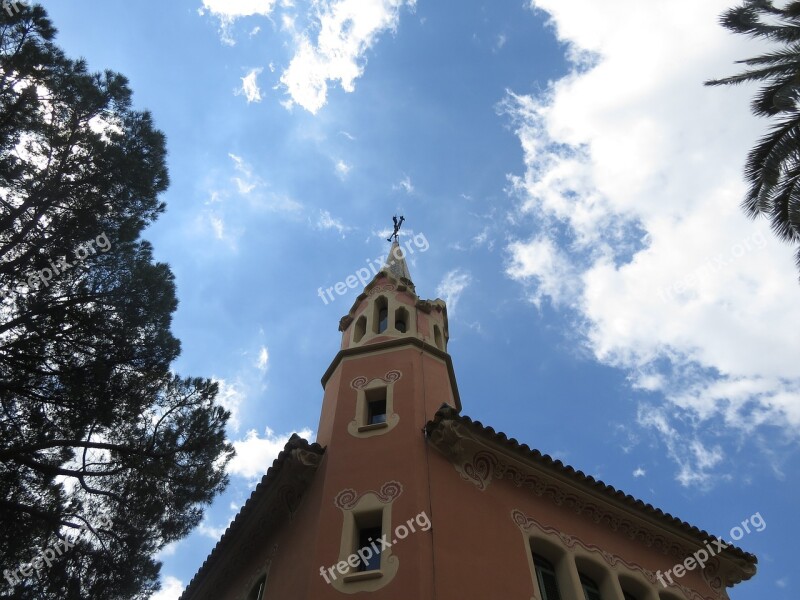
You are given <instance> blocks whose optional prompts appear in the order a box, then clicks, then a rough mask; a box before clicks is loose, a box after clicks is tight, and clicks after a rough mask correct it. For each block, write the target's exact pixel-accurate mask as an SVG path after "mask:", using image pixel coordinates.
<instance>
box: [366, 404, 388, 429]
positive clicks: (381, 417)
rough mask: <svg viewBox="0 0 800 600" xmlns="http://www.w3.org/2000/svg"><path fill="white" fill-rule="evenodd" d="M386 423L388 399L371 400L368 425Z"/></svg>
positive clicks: (368, 410)
mask: <svg viewBox="0 0 800 600" xmlns="http://www.w3.org/2000/svg"><path fill="white" fill-rule="evenodd" d="M375 423H386V399H385V398H382V399H380V400H371V401H370V402H369V404H368V405H367V425H374V424H375Z"/></svg>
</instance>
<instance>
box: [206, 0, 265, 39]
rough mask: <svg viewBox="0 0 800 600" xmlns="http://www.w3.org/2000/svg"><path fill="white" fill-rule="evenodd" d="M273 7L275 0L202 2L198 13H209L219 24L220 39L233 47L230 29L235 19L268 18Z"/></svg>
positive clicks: (214, 0)
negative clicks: (256, 16)
mask: <svg viewBox="0 0 800 600" xmlns="http://www.w3.org/2000/svg"><path fill="white" fill-rule="evenodd" d="M274 7H275V0H203V7H202V8H200V9H199V11H198V12H199V13H200V14H201V15H202V14H205V13H210V14H211V15H212V16H214V17H215V18H217V19H218V20H219V23H220V30H219V31H220V38H221V40H222V42H223V43H225V44H227V45H229V46H233V45H234V44H235V43H236V40H235V38H234V36H233V33H232V27H233V24H234V22H235V21H236V20H237V19H240V18H242V17H250V16H253V15H262V16H269V14H270V13H271V12H272V10H273V8H274Z"/></svg>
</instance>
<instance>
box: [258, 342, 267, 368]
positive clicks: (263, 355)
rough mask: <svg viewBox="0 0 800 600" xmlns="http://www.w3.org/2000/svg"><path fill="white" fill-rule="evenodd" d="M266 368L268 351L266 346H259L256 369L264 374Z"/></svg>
mask: <svg viewBox="0 0 800 600" xmlns="http://www.w3.org/2000/svg"><path fill="white" fill-rule="evenodd" d="M268 367H269V350H268V349H267V347H266V346H261V349H260V350H259V351H258V359H257V360H256V368H257V369H258V370H259V371H261V372H262V373H266V372H267V368H268Z"/></svg>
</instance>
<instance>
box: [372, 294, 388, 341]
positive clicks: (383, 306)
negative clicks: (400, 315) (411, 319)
mask: <svg viewBox="0 0 800 600" xmlns="http://www.w3.org/2000/svg"><path fill="white" fill-rule="evenodd" d="M388 326H389V301H388V300H387V299H386V298H385V297H384V296H379V297H378V298H376V300H375V314H374V318H373V328H372V331H373V333H383V332H384V331H386V328H387V327H388Z"/></svg>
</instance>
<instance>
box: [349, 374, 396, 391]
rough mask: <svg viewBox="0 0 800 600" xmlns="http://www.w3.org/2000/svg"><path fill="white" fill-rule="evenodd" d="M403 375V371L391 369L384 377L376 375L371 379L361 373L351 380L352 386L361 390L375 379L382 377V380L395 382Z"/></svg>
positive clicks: (387, 382)
mask: <svg viewBox="0 0 800 600" xmlns="http://www.w3.org/2000/svg"><path fill="white" fill-rule="evenodd" d="M402 376H403V372H402V371H397V370H392V371H389V372H388V373H386V375H384V376H383V377H376V378H373V379H369V378H368V377H365V376H364V375H359V376H358V377H354V378H353V380H352V381H351V382H350V387H351V388H353V389H354V390H360V389H361V388H363V387H364V386H365V385H367V384H368V383H370V382H371V381H374V380H375V379H380V380H381V381H383V382H384V383H386V384H389V383H394V382H395V381H398V380H399V379H400V378H401V377H402Z"/></svg>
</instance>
